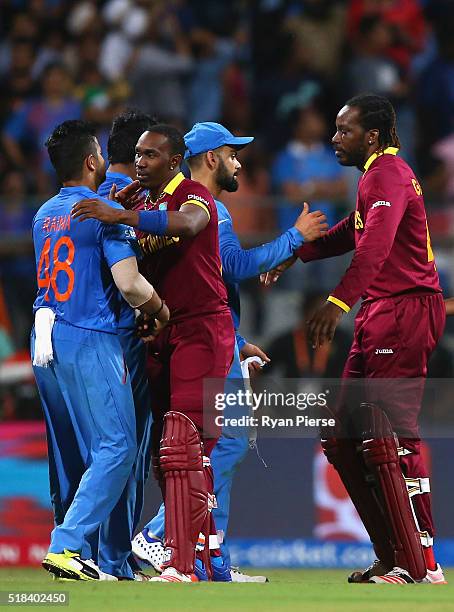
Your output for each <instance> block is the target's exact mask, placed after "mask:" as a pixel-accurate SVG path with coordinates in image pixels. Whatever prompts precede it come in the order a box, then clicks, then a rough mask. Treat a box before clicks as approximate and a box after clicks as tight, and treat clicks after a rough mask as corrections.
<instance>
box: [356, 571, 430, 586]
mask: <svg viewBox="0 0 454 612" xmlns="http://www.w3.org/2000/svg"><path fill="white" fill-rule="evenodd" d="M368 582H369V583H372V584H416V583H417V582H419V581H418V580H414V579H413V578H412V577H411V576H410V574H409V573H408V572H407V570H405V569H402V568H401V567H393V569H392V570H391V571H390V572H387V573H386V574H383V575H382V576H372V577H371V578H370V580H368Z"/></svg>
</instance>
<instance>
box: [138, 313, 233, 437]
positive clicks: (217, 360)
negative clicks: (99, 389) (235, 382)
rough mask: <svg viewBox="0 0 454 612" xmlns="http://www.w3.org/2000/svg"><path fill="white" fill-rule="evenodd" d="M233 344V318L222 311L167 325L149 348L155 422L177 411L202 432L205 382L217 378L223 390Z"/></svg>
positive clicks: (231, 356)
mask: <svg viewBox="0 0 454 612" xmlns="http://www.w3.org/2000/svg"><path fill="white" fill-rule="evenodd" d="M234 342H235V332H234V329H233V323H232V317H231V315H230V312H225V313H221V314H215V315H209V316H203V317H194V318H191V319H186V320H184V321H181V322H180V323H174V324H172V325H169V326H168V327H166V328H165V329H164V331H163V332H162V333H161V334H159V336H158V337H157V338H156V340H154V341H153V342H152V343H150V344H149V345H148V362H147V369H148V378H149V382H150V388H151V395H152V410H153V417H154V419H155V421H156V422H160V421H162V418H163V416H164V414H165V413H166V412H167V411H168V410H176V411H178V412H182V413H184V414H185V415H187V416H188V417H189V418H190V419H191V420H192V421H193V422H194V423H195V424H196V426H197V427H198V429H199V430H200V431H203V405H204V399H205V402H206V401H207V398H206V397H205V398H204V392H203V391H204V379H207V378H213V379H219V381H220V390H221V391H223V389H224V384H223V382H222V381H223V380H224V379H225V377H226V376H227V373H228V371H229V368H230V365H231V363H232V359H233V348H234ZM219 433H220V432H219Z"/></svg>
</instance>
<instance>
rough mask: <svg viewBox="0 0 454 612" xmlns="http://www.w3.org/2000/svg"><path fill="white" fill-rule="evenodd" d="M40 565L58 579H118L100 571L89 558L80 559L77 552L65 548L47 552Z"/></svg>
mask: <svg viewBox="0 0 454 612" xmlns="http://www.w3.org/2000/svg"><path fill="white" fill-rule="evenodd" d="M42 566H43V567H44V569H46V570H47V571H48V572H50V573H51V574H53V575H54V576H56V577H57V578H58V579H60V580H107V581H115V582H116V581H117V580H118V578H116V577H115V576H112V575H111V574H106V573H105V572H103V571H101V570H100V569H99V567H98V566H97V565H96V563H95V562H94V561H92V560H91V559H81V557H80V555H79V553H78V552H71V551H70V550H66V549H65V550H64V552H62V553H51V552H49V553H47V555H46V557H45V559H44V561H43V562H42Z"/></svg>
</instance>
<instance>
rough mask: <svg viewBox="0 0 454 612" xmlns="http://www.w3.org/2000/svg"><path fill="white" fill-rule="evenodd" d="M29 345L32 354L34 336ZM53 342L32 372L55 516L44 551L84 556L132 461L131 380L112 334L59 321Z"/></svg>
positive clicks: (134, 454) (117, 496)
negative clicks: (48, 357) (48, 359)
mask: <svg viewBox="0 0 454 612" xmlns="http://www.w3.org/2000/svg"><path fill="white" fill-rule="evenodd" d="M31 344H32V346H31V350H32V356H33V353H34V336H33V334H32V343H31ZM52 344H53V349H54V360H53V362H52V363H51V365H50V367H48V368H42V367H34V373H35V377H36V382H37V385H38V390H39V393H40V397H41V401H42V405H43V410H44V416H45V420H46V427H47V434H48V445H49V460H50V461H49V462H50V466H49V474H50V484H51V498H52V502H53V504H54V509H55V517H56V526H55V528H54V530H53V531H52V535H51V543H50V548H49V550H50V552H55V553H58V552H62V551H63V550H64V549H68V550H73V551H81V554H82V556H83V557H85V558H89V557H90V556H91V548H90V545H89V540H90V536H91V535H92V534H93V533H95V532H96V531H97V530H98V529H99V528H100V526H101V524H102V523H104V522H106V521H107V519H108V518H109V515H110V514H111V512H112V510H113V509H114V508H115V506H116V504H117V502H118V501H119V499H120V497H121V495H122V493H123V491H124V489H125V487H126V484H127V482H128V479H129V478H130V475H131V471H132V468H133V465H134V462H135V460H136V457H137V442H136V419H135V410H134V401H133V396H132V390H131V383H130V378H129V374H128V372H127V369H126V368H125V363H124V358H123V352H122V348H121V345H120V342H119V339H118V337H117V336H116V335H113V334H107V333H103V332H96V331H90V330H84V329H81V328H76V327H73V326H71V325H67V324H65V323H62V322H59V321H57V322H56V323H55V325H54V328H53V332H52ZM131 575H132V573H131Z"/></svg>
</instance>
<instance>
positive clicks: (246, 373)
mask: <svg viewBox="0 0 454 612" xmlns="http://www.w3.org/2000/svg"><path fill="white" fill-rule="evenodd" d="M250 363H258V364H259V366H260V367H261V368H263V366H264V365H265V362H264V361H263V359H261V358H260V357H257V356H256V355H254V357H247V359H245V360H244V361H242V362H241V373H242V374H243V378H244V379H245V380H247V379H248V378H250V376H249V364H250Z"/></svg>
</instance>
